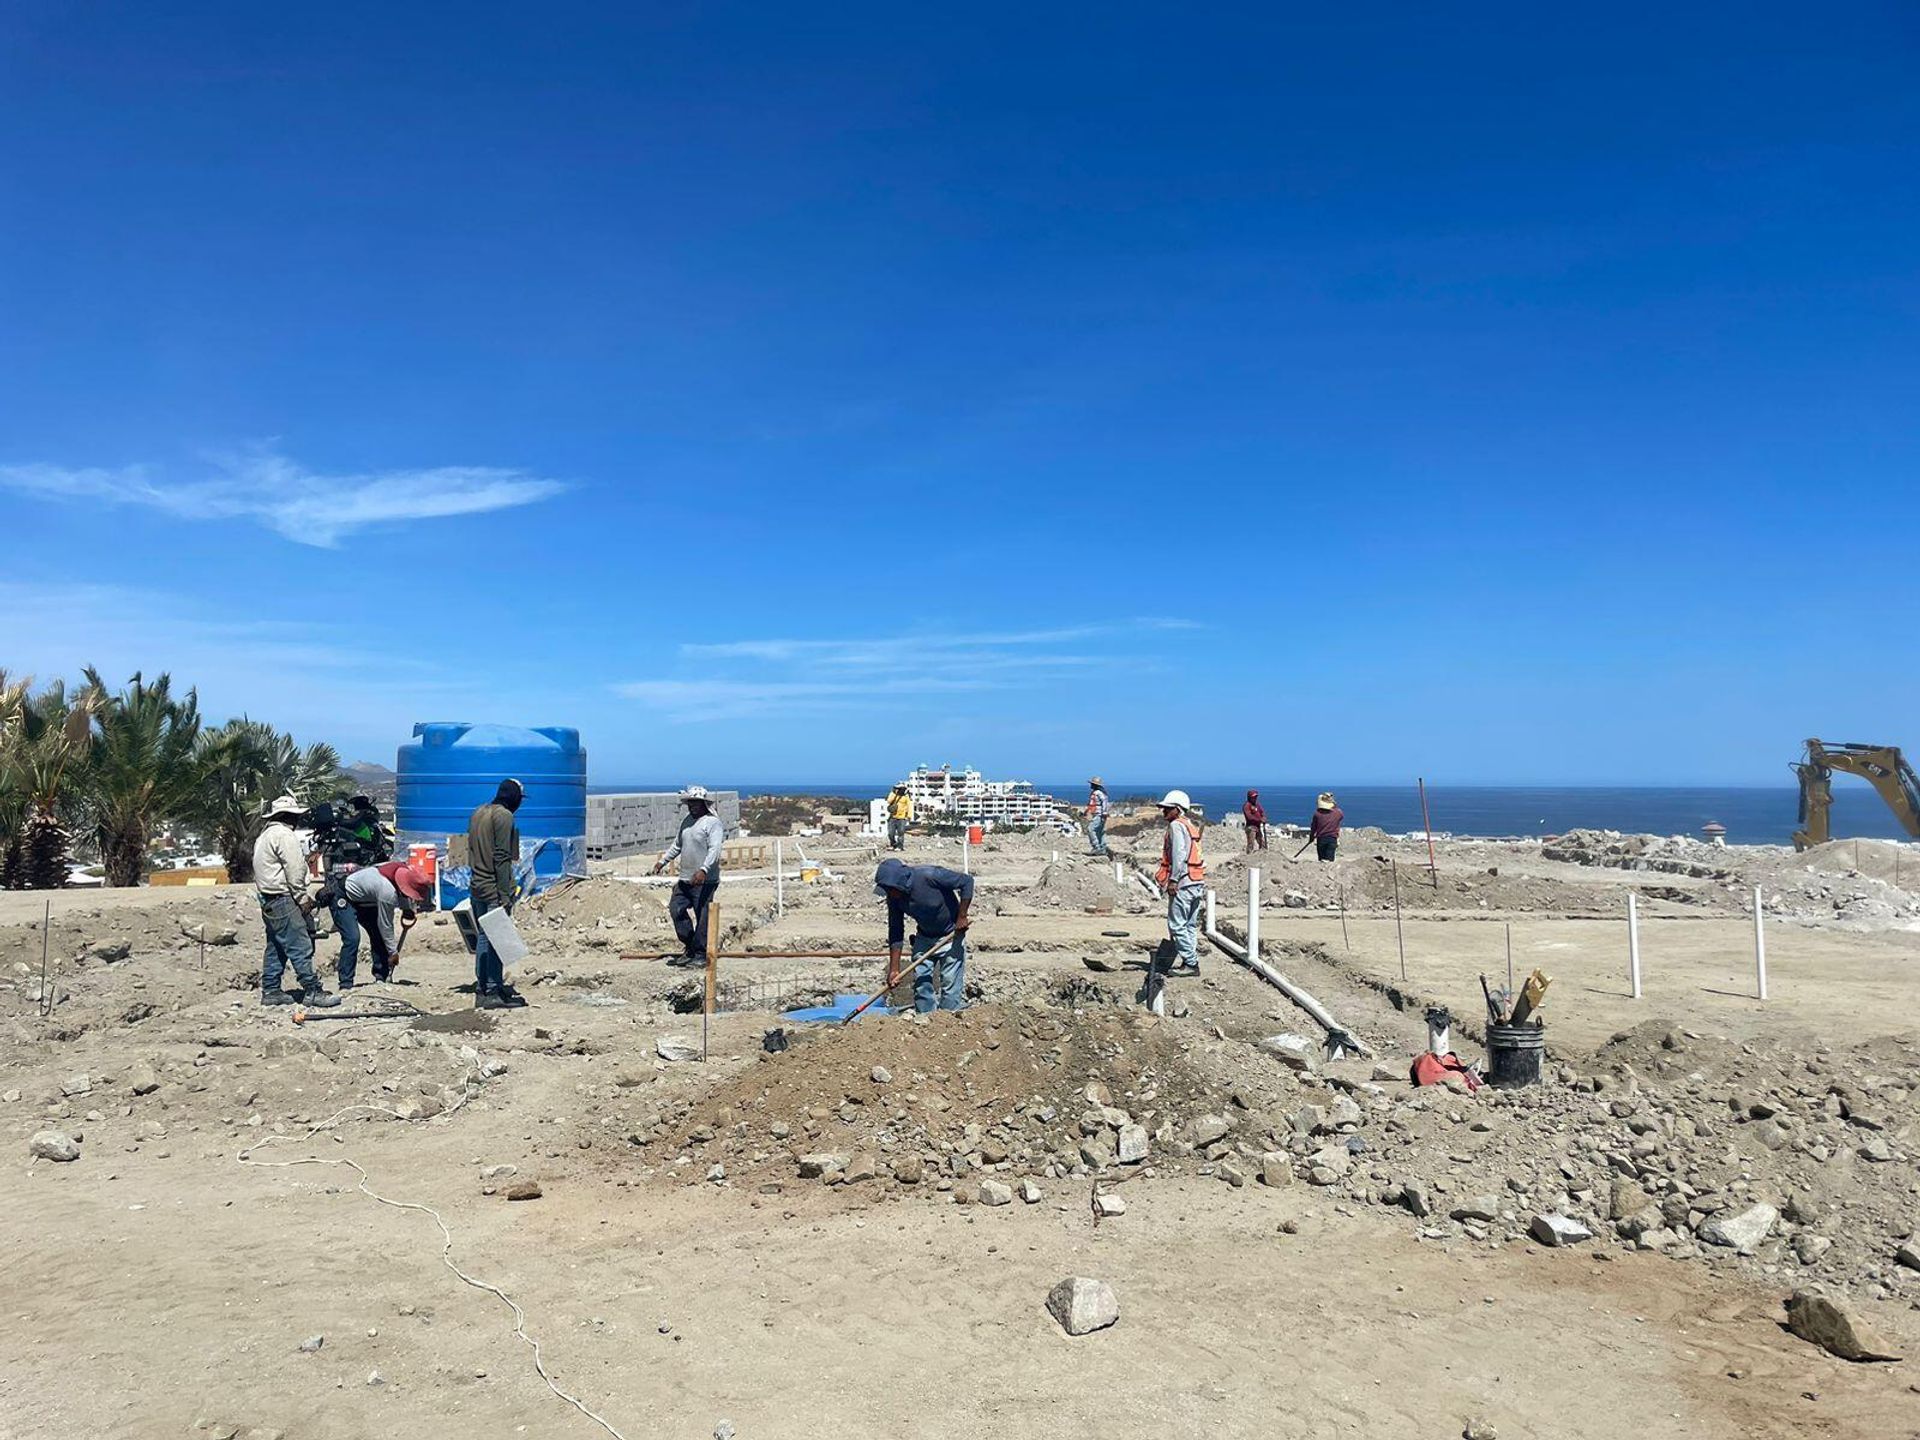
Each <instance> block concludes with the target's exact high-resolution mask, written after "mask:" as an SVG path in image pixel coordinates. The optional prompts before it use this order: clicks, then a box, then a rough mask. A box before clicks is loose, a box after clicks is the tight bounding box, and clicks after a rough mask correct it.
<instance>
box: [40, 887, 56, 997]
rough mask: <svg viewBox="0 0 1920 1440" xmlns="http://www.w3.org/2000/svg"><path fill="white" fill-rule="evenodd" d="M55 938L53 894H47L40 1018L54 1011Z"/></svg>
mask: <svg viewBox="0 0 1920 1440" xmlns="http://www.w3.org/2000/svg"><path fill="white" fill-rule="evenodd" d="M52 938H53V896H51V895H49V896H47V912H46V914H45V915H44V916H42V917H41V920H40V999H39V1002H38V1003H39V1008H40V1018H41V1019H43V1020H44V1019H46V1017H47V1016H49V1015H51V1014H52V1013H53V970H52V966H51V961H50V959H49V956H50V954H51V948H50V947H51V945H52Z"/></svg>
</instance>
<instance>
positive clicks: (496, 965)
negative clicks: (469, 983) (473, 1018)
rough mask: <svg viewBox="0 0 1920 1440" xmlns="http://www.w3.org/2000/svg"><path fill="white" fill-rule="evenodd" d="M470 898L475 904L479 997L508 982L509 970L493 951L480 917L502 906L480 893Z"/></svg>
mask: <svg viewBox="0 0 1920 1440" xmlns="http://www.w3.org/2000/svg"><path fill="white" fill-rule="evenodd" d="M470 898H471V901H472V906H473V993H474V995H475V996H476V997H477V996H480V995H484V994H486V993H488V992H489V991H492V990H498V989H499V988H500V987H501V986H502V985H504V984H506V982H507V971H506V967H505V966H504V965H502V964H501V963H500V957H499V956H498V955H496V954H494V953H493V942H492V941H491V940H489V939H487V932H486V931H484V930H482V929H481V928H480V917H481V916H482V915H484V914H486V913H487V912H488V911H489V910H497V909H499V908H500V907H499V906H497V905H495V904H494V903H493V902H492V901H491V900H482V899H481V898H480V897H479V896H478V895H474V896H472V897H470Z"/></svg>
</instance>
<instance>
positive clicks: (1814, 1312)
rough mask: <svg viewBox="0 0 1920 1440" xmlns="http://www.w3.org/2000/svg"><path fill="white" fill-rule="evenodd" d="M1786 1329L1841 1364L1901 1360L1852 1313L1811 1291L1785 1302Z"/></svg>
mask: <svg viewBox="0 0 1920 1440" xmlns="http://www.w3.org/2000/svg"><path fill="white" fill-rule="evenodd" d="M1787 1328H1788V1329H1789V1330H1791V1331H1792V1332H1793V1333H1794V1334H1796V1335H1798V1336H1799V1337H1800V1338H1801V1339H1802V1340H1805V1341H1807V1342H1808V1343H1809V1344H1813V1345H1818V1346H1819V1347H1820V1348H1821V1349H1822V1350H1825V1351H1826V1352H1827V1353H1828V1354H1830V1355H1838V1356H1839V1357H1840V1358H1841V1359H1842V1360H1898V1359H1899V1358H1900V1352H1899V1351H1898V1350H1896V1349H1894V1348H1893V1346H1892V1344H1891V1343H1889V1342H1888V1341H1887V1339H1886V1338H1885V1337H1884V1336H1882V1335H1880V1334H1878V1333H1877V1332H1876V1331H1875V1330H1873V1328H1872V1327H1871V1326H1869V1325H1868V1324H1867V1323H1866V1322H1865V1321H1864V1320H1862V1319H1861V1318H1860V1317H1859V1316H1858V1315H1856V1314H1854V1313H1853V1311H1852V1310H1850V1309H1848V1308H1847V1307H1846V1306H1844V1305H1841V1304H1840V1303H1839V1302H1838V1301H1834V1300H1829V1299H1828V1298H1827V1297H1826V1296H1824V1295H1817V1294H1815V1293H1814V1292H1812V1291H1810V1290H1796V1291H1795V1292H1794V1293H1793V1294H1792V1295H1791V1296H1790V1297H1789V1298H1788V1300H1787Z"/></svg>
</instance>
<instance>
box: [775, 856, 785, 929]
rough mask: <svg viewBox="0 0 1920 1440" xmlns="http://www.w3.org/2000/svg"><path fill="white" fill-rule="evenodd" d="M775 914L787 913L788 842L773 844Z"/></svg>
mask: <svg viewBox="0 0 1920 1440" xmlns="http://www.w3.org/2000/svg"><path fill="white" fill-rule="evenodd" d="M773 913H774V914H775V915H776V916H783V915H785V914H786V913H787V842H786V841H784V840H775V841H774V842H773Z"/></svg>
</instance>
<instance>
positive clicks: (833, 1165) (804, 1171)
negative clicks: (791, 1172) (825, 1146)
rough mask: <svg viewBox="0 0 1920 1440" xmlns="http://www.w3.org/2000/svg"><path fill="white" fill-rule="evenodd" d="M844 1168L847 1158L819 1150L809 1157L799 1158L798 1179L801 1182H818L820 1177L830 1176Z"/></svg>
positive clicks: (829, 1151)
mask: <svg viewBox="0 0 1920 1440" xmlns="http://www.w3.org/2000/svg"><path fill="white" fill-rule="evenodd" d="M846 1168H847V1157H846V1156H844V1155H840V1154H836V1153H835V1152H833V1151H831V1150H819V1151H815V1152H814V1153H813V1154H811V1155H802V1156H801V1157H800V1178H801V1179H802V1180H818V1179H820V1178H821V1177H822V1176H825V1175H831V1174H833V1173H834V1172H835V1171H838V1170H844V1169H846Z"/></svg>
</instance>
